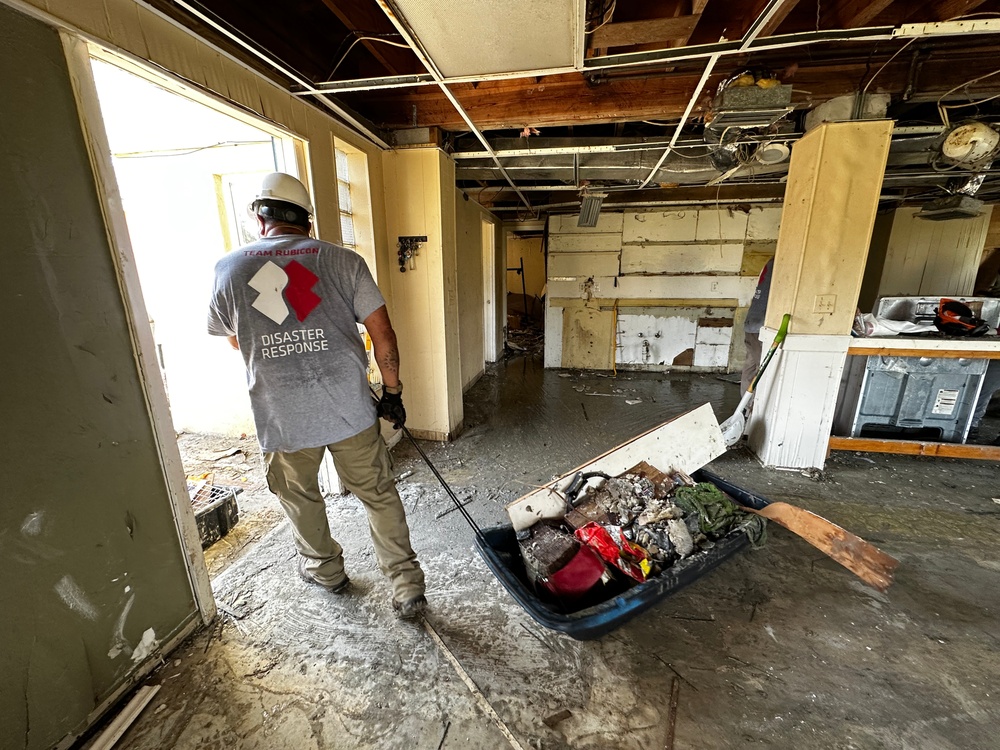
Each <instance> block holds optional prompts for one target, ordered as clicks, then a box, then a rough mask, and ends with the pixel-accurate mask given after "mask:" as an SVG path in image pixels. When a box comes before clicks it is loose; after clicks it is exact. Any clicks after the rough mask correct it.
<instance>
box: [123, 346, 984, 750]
mask: <svg viewBox="0 0 1000 750" xmlns="http://www.w3.org/2000/svg"><path fill="white" fill-rule="evenodd" d="M599 394H600V395H599ZM738 396H739V394H738V388H737V386H735V385H733V384H731V383H729V382H726V381H725V380H723V379H721V378H720V377H719V376H714V375H693V376H692V375H666V376H664V375H654V374H645V373H644V374H630V373H619V376H618V377H617V378H610V377H602V376H598V375H594V374H590V373H587V374H584V373H579V372H559V371H552V370H549V371H545V370H543V369H542V367H541V363H540V361H539V360H538V359H535V358H531V357H520V358H514V359H510V360H507V361H506V362H504V363H502V364H500V365H497V366H495V367H494V368H492V369H490V370H488V371H487V374H486V375H485V376H484V377H483V378H482V379H481V380H480V381H479V382H478V383H477V384H476V385H475V386H474V387H473V388H472V389H471V391H470V392H469V393H468V394H467V397H466V411H465V413H466V429H465V432H464V433H463V434H462V435H461V436H460V437H459V438H458V439H457V440H456V441H455V442H453V443H452V444H448V445H445V444H431V443H425V444H424V445H423V447H424V448H425V449H426V450H427V451H428V453H429V454H430V456H431V459H432V461H434V462H435V464H436V465H437V466H438V468H439V469H440V470H441V472H442V473H443V474H444V476H445V477H446V478H447V480H448V481H449V482H450V483H451V485H452V487H453V488H454V489H455V491H456V492H457V493H458V495H459V496H460V497H463V498H464V497H467V496H472V500H471V502H470V503H469V505H468V506H467V507H468V509H469V511H470V512H471V513H472V515H473V516H474V517H475V518H476V519H477V520H478V521H479V523H480V524H481V525H483V526H489V525H492V524H495V523H499V522H501V521H503V520H504V518H505V513H504V510H503V506H504V504H505V503H506V502H509V501H510V500H512V499H514V498H516V497H518V496H519V495H521V494H524V492H526V491H527V490H529V489H530V488H531V487H532V486H535V485H537V484H541V483H543V482H545V481H547V480H548V479H550V478H551V477H552V476H553V475H555V474H561V473H563V472H565V471H567V470H568V469H570V468H572V467H573V466H576V465H578V464H580V463H582V462H583V461H586V460H588V459H590V458H592V457H594V456H596V455H598V454H600V453H602V452H603V451H605V450H606V449H608V448H611V447H613V446H615V445H617V444H618V443H620V442H622V441H623V440H626V439H628V438H630V437H633V436H634V435H636V434H638V433H639V432H641V431H643V430H645V429H647V428H648V427H651V426H653V425H655V424H658V423H660V422H662V421H664V420H665V419H667V418H669V417H671V416H673V415H675V414H677V413H679V412H681V411H684V410H686V409H687V408H689V407H694V406H697V405H699V404H701V403H704V402H706V401H710V402H711V403H712V404H713V406H714V407H715V409H716V413H717V415H719V416H720V419H721V418H724V417H725V416H727V415H728V414H729V413H730V412H731V411H732V409H733V408H734V407H735V404H736V401H737V400H738ZM636 400H638V401H639V403H631V404H629V403H627V401H636ZM993 427H994V428H995V427H996V420H993ZM394 455H395V458H396V473H397V475H402V474H405V473H406V472H412V474H411V475H409V476H408V477H407V478H406V479H403V480H401V481H400V484H399V486H400V490H401V494H402V496H403V499H404V502H405V504H406V506H407V509H408V511H409V512H410V518H411V528H412V529H413V536H414V546H415V548H416V549H417V550H418V553H419V554H420V556H421V560H422V562H423V565H424V566H425V569H426V571H427V574H428V583H429V589H428V598H429V600H430V602H431V611H430V614H429V616H428V621H429V624H430V628H431V629H432V630H433V632H434V633H436V634H437V635H438V636H439V637H440V639H441V641H442V642H443V644H444V648H446V649H447V650H448V651H449V652H450V653H451V654H453V655H454V657H455V658H456V659H457V660H458V662H459V663H460V664H461V667H462V668H463V669H464V670H465V672H467V674H468V675H469V676H470V677H471V679H472V680H473V681H474V683H475V685H476V686H478V689H479V690H480V691H481V694H482V698H479V697H477V696H476V695H475V694H474V692H473V691H472V690H471V689H470V687H469V686H468V685H467V684H466V683H464V682H463V681H462V679H460V677H459V675H458V674H457V672H456V670H455V668H454V667H453V665H452V663H451V662H450V661H449V659H448V656H447V655H446V653H445V651H444V650H443V648H442V646H441V645H439V644H438V643H437V642H436V641H435V640H434V638H433V637H432V635H431V633H430V632H429V631H428V630H425V629H424V628H423V627H422V626H420V625H413V624H407V623H401V622H399V621H397V620H396V619H395V618H394V616H393V614H392V612H391V609H390V606H389V588H388V586H387V585H386V583H385V582H384V581H383V580H382V578H381V575H380V574H379V573H378V572H377V570H376V568H375V563H374V558H373V555H372V550H371V547H370V543H369V542H368V534H367V528H366V523H365V518H364V514H363V511H362V510H361V508H360V505H359V504H358V503H357V501H356V500H354V499H353V498H352V497H344V498H336V499H334V500H332V501H331V502H330V503H329V512H330V518H331V524H332V526H333V528H334V530H335V534H336V535H337V536H338V538H339V539H340V541H341V542H342V543H343V545H344V547H345V554H346V556H347V566H348V571H349V573H350V575H351V577H352V579H353V581H354V582H355V586H354V588H353V591H352V593H350V594H349V595H347V596H344V597H336V596H333V595H329V594H327V593H326V592H323V591H322V590H320V589H318V588H316V587H309V586H307V585H306V584H303V583H302V582H301V581H300V580H299V579H298V577H297V576H296V574H295V569H294V552H293V549H292V546H291V539H290V532H289V528H288V525H287V523H282V524H281V525H279V526H278V527H277V528H276V529H275V530H274V531H273V532H272V533H271V534H269V535H268V536H267V537H265V538H264V539H263V540H262V541H261V542H260V543H259V544H258V545H256V546H255V547H253V548H251V550H250V551H249V552H248V553H247V554H246V555H245V556H244V557H242V558H241V559H239V560H237V561H236V562H235V563H233V564H232V565H231V566H230V567H229V568H228V569H227V570H226V571H225V572H223V573H222V574H221V575H220V576H218V577H217V578H216V580H215V582H214V587H215V591H216V595H217V598H218V600H219V602H220V604H221V605H223V608H224V610H229V611H230V612H231V613H235V615H236V616H237V617H238V618H239V619H237V617H233V616H232V615H231V614H223V613H221V612H220V620H219V622H218V623H217V624H216V626H215V627H214V628H211V629H209V630H208V631H206V632H202V633H201V634H199V635H197V636H195V637H194V638H192V639H191V640H190V641H189V642H188V643H187V644H186V645H185V646H183V647H181V648H180V649H178V650H177V651H176V652H175V653H174V654H173V655H172V656H171V658H170V660H169V661H167V662H166V663H165V664H164V665H163V666H162V667H161V668H159V669H158V670H157V671H156V672H154V673H153V674H152V675H151V676H150V677H149V678H148V679H147V680H146V681H145V682H146V684H160V685H162V689H161V690H160V692H159V693H158V695H157V696H156V697H155V698H154V699H153V702H152V703H151V704H150V705H149V707H148V708H147V709H146V710H145V712H144V713H143V714H142V716H141V717H140V718H139V720H138V721H137V722H136V724H135V725H133V726H132V728H131V729H130V730H129V732H128V733H127V734H126V735H125V737H124V738H123V739H122V740H121V742H120V745H119V746H120V747H122V748H130V749H134V748H165V747H171V748H178V749H180V750H185V749H187V748H295V749H296V750H300V749H305V748H325V749H327V750H330V749H333V748H337V749H340V748H407V749H411V748H413V749H416V748H421V749H422V748H430V749H431V750H434V748H438V749H440V748H484V749H486V748H489V749H491V750H492V749H495V748H506V747H508V746H511V747H518V746H520V747H523V748H532V747H534V748H542V747H544V748H593V749H595V750H596V749H598V748H601V749H603V748H612V747H614V748H635V749H636V750H639V749H640V748H644V749H645V748H661V747H664V746H667V747H670V746H671V745H670V744H669V736H670V734H671V733H673V737H674V739H673V745H672V746H673V747H675V748H699V749H703V748H729V747H743V746H748V745H749V746H754V745H757V744H760V745H764V746H768V747H775V748H793V747H794V748H799V747H810V748H827V747H829V748H833V747H837V748H873V747H884V748H916V747H920V748H970V747H989V746H993V745H994V744H995V727H996V726H997V725H998V722H1000V708H998V707H997V692H998V690H1000V685H998V683H997V680H996V675H997V674H998V673H1000V626H998V625H997V610H998V605H1000V591H998V589H997V587H996V579H997V573H998V572H1000V559H998V556H997V553H996V549H997V547H996V539H997V535H998V532H1000V519H998V516H1000V507H998V500H997V499H995V498H996V496H997V495H998V494H1000V492H998V488H997V481H996V476H997V475H996V467H995V465H994V464H990V463H987V462H972V461H965V462H962V461H955V460H930V459H919V458H911V457H903V456H888V455H879V454H867V455H862V454H853V453H852V454H834V455H833V456H832V458H831V459H830V461H829V462H828V464H827V470H826V472H825V473H824V474H823V476H822V477H819V478H818V480H817V478H810V477H808V476H805V475H803V474H799V473H792V472H773V471H765V470H763V469H762V468H760V467H759V466H758V465H757V463H756V461H755V460H754V459H753V458H752V457H750V455H749V454H748V453H744V452H740V451H735V452H731V453H729V454H727V455H725V456H723V457H721V458H720V459H718V460H716V461H715V462H714V463H713V464H712V465H711V467H710V468H712V469H713V470H714V471H716V472H717V473H719V474H721V475H722V476H725V477H727V478H730V479H732V480H734V481H736V482H737V483H739V484H741V485H742V486H744V487H746V488H748V489H751V490H754V491H757V492H759V493H760V494H763V495H765V496H768V497H770V498H771V499H775V500H777V499H782V500H789V501H793V502H796V503H799V504H801V505H803V506H805V507H808V508H810V509H812V510H814V511H816V512H819V513H821V514H822V515H824V516H826V517H828V518H830V519H831V520H833V521H835V522H839V523H841V524H842V525H844V526H845V527H847V528H848V529H850V530H852V531H854V532H855V533H857V534H859V535H861V536H863V537H865V538H867V539H868V540H870V541H873V542H875V543H877V544H878V545H879V546H880V547H882V548H883V549H884V550H885V551H887V552H889V553H890V554H892V555H894V556H896V557H897V558H898V559H899V560H900V567H899V570H898V571H897V576H896V583H895V585H894V586H893V587H892V588H891V589H890V590H889V592H888V594H887V595H882V594H879V593H877V592H875V591H874V590H872V589H869V588H867V587H865V586H864V585H863V584H861V583H860V582H859V581H858V580H856V579H855V578H854V577H853V576H852V575H851V574H850V573H848V572H847V571H846V570H844V569H843V568H841V567H840V566H838V565H836V564H835V563H833V562H832V561H831V560H829V559H828V558H826V557H825V556H823V555H822V554H821V553H820V552H818V551H817V550H815V549H814V548H812V547H809V546H808V545H806V544H805V543H804V542H802V541H801V540H799V539H798V538H796V537H793V536H792V535H791V534H789V533H788V532H786V531H784V530H783V529H780V528H777V527H775V526H774V525H772V526H771V527H770V529H769V538H768V542H767V545H766V547H765V548H764V549H762V550H760V551H756V552H745V553H741V554H739V555H737V556H736V557H735V558H734V559H732V560H730V561H728V562H727V563H724V564H723V565H722V566H721V567H720V568H719V569H718V570H716V571H714V572H712V573H710V574H708V575H707V576H705V577H704V578H702V579H701V580H699V581H698V582H696V583H695V584H693V585H692V586H690V587H688V588H687V589H685V590H683V591H682V592H680V593H678V594H677V595H675V596H673V597H671V598H669V599H667V600H666V601H664V602H663V603H662V604H661V605H659V606H658V607H657V608H656V609H654V610H652V611H651V612H648V613H646V614H644V615H641V616H640V617H638V618H637V619H635V620H633V621H632V622H631V623H629V624H627V625H626V626H624V627H622V628H620V629H619V630H617V631H615V632H614V633H612V634H611V635H610V636H607V637H605V638H603V639H602V640H599V641H590V642H578V641H574V640H572V639H569V638H567V637H564V636H561V635H558V634H555V633H553V632H551V631H546V630H544V629H543V628H541V627H540V626H539V625H537V624H536V623H534V622H533V621H532V620H531V619H530V617H528V616H527V615H526V614H525V613H524V612H523V611H522V610H521V609H520V608H519V607H518V606H517V605H516V604H515V603H514V601H513V600H512V599H511V598H510V597H509V596H508V595H507V593H506V592H505V591H504V590H503V589H502V587H501V586H500V585H499V583H497V581H496V580H495V579H494V578H493V576H492V575H491V574H490V573H489V572H488V571H487V569H486V568H485V566H484V565H483V563H482V562H481V561H480V559H479V557H478V556H477V554H476V553H475V551H474V550H473V549H472V534H471V531H470V530H469V528H468V527H467V526H466V524H465V522H464V521H463V520H462V519H461V517H460V515H459V514H458V513H455V512H446V511H447V510H448V508H449V507H450V501H448V499H447V498H446V496H445V495H444V493H443V492H442V491H441V490H440V488H439V486H438V485H437V484H436V481H435V479H434V477H433V476H432V475H431V473H430V472H429V471H428V470H427V468H426V467H425V466H424V465H423V464H422V463H420V460H419V457H417V455H416V453H415V451H413V449H412V447H410V446H408V445H406V444H404V443H401V444H400V445H399V446H397V448H396V449H395V450H394ZM672 689H673V691H674V693H675V697H676V701H675V702H676V711H673V710H672V709H671V692H672ZM483 701H485V702H488V704H489V706H491V707H492V710H495V712H496V714H497V716H498V717H499V719H500V720H501V721H502V722H503V724H504V725H505V727H506V728H507V729H508V731H509V732H510V733H511V736H512V737H513V739H514V742H513V743H512V742H511V741H510V740H508V739H507V738H505V736H504V734H503V733H502V731H501V729H500V728H499V727H498V725H497V724H496V723H495V722H494V721H493V720H491V719H490V718H489V716H488V715H487V711H488V709H487V708H485V704H484V702H483ZM562 710H566V711H569V712H571V715H570V716H568V718H565V719H563V720H562V721H559V722H557V723H556V722H552V723H553V724H554V725H553V726H551V727H550V726H548V725H546V723H545V722H544V720H545V719H546V718H549V717H552V716H553V715H554V714H557V712H560V711H562ZM114 714H115V712H114V711H112V712H111V714H110V716H111V717H113V716H114ZM514 743H517V744H514Z"/></svg>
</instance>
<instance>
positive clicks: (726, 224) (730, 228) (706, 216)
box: [694, 208, 747, 242]
mask: <svg viewBox="0 0 1000 750" xmlns="http://www.w3.org/2000/svg"><path fill="white" fill-rule="evenodd" d="M746 235H747V214H746V213H745V212H744V211H740V210H738V209H726V208H723V209H712V210H702V211H698V229H697V232H696V233H695V236H694V238H695V239H696V240H702V241H719V242H723V241H725V240H737V241H740V242H742V241H743V240H744V239H745V238H746Z"/></svg>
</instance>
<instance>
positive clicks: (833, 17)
mask: <svg viewBox="0 0 1000 750" xmlns="http://www.w3.org/2000/svg"><path fill="white" fill-rule="evenodd" d="M891 4H892V0H842V2H840V3H838V4H837V5H835V6H833V7H832V8H830V10H829V11H827V12H826V13H823V16H822V23H821V25H822V27H823V28H826V29H830V28H836V29H857V28H861V27H863V26H867V25H868V24H869V23H871V21H872V19H874V18H875V17H876V16H878V14H879V13H881V12H882V11H884V10H885V9H886V8H888V7H889V6H890V5H891Z"/></svg>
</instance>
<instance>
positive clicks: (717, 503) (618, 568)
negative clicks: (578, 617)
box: [518, 463, 765, 606]
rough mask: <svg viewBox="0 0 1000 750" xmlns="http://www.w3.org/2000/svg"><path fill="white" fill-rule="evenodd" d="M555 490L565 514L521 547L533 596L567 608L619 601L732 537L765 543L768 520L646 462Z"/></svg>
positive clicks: (524, 535)
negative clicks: (621, 595)
mask: <svg viewBox="0 0 1000 750" xmlns="http://www.w3.org/2000/svg"><path fill="white" fill-rule="evenodd" d="M554 492H556V493H558V494H559V495H560V496H561V498H562V499H563V502H565V505H566V512H565V515H563V517H562V518H561V519H552V520H547V521H541V522H539V523H536V524H535V525H533V526H531V527H529V528H526V529H522V530H521V531H519V532H518V541H519V546H520V551H521V557H522V559H523V561H524V567H525V571H526V574H527V577H528V581H529V582H530V584H531V585H532V587H533V588H534V590H535V591H536V592H538V593H539V594H540V595H542V596H547V597H549V598H554V599H555V600H556V601H558V602H560V603H562V604H564V605H572V603H573V602H575V601H581V602H585V604H586V606H591V605H592V604H593V603H594V602H595V601H600V600H602V599H605V598H609V597H611V596H617V595H618V594H619V593H621V591H622V590H623V588H628V587H631V586H633V585H636V584H641V583H643V582H645V581H646V580H647V579H648V578H650V577H653V576H657V575H660V574H661V573H662V572H663V571H665V570H667V569H669V568H670V567H671V566H672V565H674V564H675V563H677V562H679V561H680V560H683V559H685V558H688V557H690V556H692V555H696V554H698V553H699V552H704V551H706V550H709V549H711V548H713V547H714V546H715V545H716V542H717V541H718V540H720V539H722V538H724V537H727V536H729V535H731V534H743V533H745V534H746V535H747V537H748V538H749V539H750V542H751V544H753V545H754V546H755V547H759V546H761V545H762V544H763V542H764V537H765V521H764V519H763V518H761V517H760V516H756V515H753V514H751V513H748V512H747V511H746V510H744V509H743V508H742V506H740V505H739V504H737V503H736V502H735V501H734V500H732V499H731V498H730V497H728V496H727V495H726V494H725V493H724V492H722V491H721V490H720V489H719V488H718V487H716V486H715V485H714V484H711V483H708V482H699V483H695V482H694V481H693V480H692V479H691V478H690V477H688V476H687V475H685V474H683V473H681V472H677V473H674V474H669V475H668V474H664V473H662V472H660V471H658V470H657V469H656V468H655V467H652V466H650V465H649V464H646V463H641V464H639V465H638V466H636V467H635V468H634V469H633V470H632V471H630V472H628V473H626V474H623V475H622V476H620V477H608V476H606V475H603V474H601V473H599V472H589V473H577V474H574V475H572V476H570V477H569V478H568V479H566V480H564V481H563V482H562V483H560V485H559V486H557V488H556V489H555V490H554ZM602 588H603V589H604V593H606V594H607V596H601V595H600V593H598V590H600V589H602Z"/></svg>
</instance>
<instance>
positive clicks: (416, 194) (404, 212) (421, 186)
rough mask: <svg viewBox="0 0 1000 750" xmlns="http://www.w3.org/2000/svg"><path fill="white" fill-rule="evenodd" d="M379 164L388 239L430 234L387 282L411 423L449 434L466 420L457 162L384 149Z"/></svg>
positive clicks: (426, 431) (437, 154)
mask: <svg viewBox="0 0 1000 750" xmlns="http://www.w3.org/2000/svg"><path fill="white" fill-rule="evenodd" d="M382 166H383V173H384V176H385V181H384V185H385V205H386V207H387V209H388V210H387V213H386V225H387V228H388V235H389V237H391V238H393V240H395V239H396V238H397V237H400V236H407V235H425V236H426V237H427V242H426V243H424V244H423V245H421V247H420V249H419V251H418V254H417V256H416V258H415V262H414V268H412V269H410V268H409V267H408V268H407V270H406V272H405V273H400V272H399V270H398V264H394V269H395V270H393V272H392V273H391V276H390V283H389V286H390V288H391V292H392V298H393V303H394V307H393V311H392V322H393V326H394V328H395V329H396V335H397V337H398V339H399V352H400V358H401V371H400V377H401V379H402V380H403V383H404V387H405V390H404V394H405V395H404V401H405V403H406V404H407V412H408V414H407V423H408V425H409V426H410V427H411V429H412V430H413V431H414V433H415V434H420V435H422V436H424V437H429V438H432V439H446V438H447V437H448V436H449V435H452V434H453V433H454V432H455V431H456V430H457V429H458V428H459V426H460V425H461V422H462V387H461V379H460V377H461V369H460V360H459V334H458V289H457V286H458V280H457V272H456V263H455V254H456V253H455V199H454V187H453V186H454V163H453V162H452V161H451V160H450V159H448V157H446V156H445V155H444V153H442V152H441V151H440V150H438V149H436V148H427V149H407V150H404V151H386V152H384V153H383V156H382ZM445 197H447V200H444V198H445ZM394 244H395V243H394Z"/></svg>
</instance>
